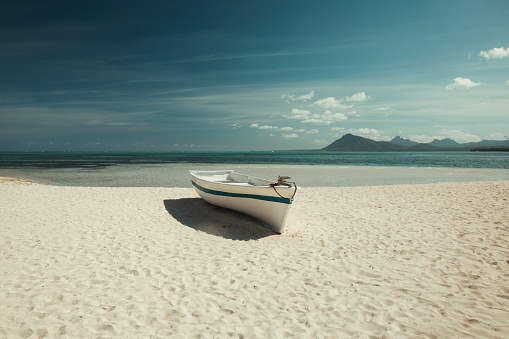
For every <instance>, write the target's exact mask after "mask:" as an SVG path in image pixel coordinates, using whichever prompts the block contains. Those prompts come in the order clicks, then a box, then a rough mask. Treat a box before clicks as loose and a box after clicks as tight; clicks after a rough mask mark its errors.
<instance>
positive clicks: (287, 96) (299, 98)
mask: <svg viewBox="0 0 509 339" xmlns="http://www.w3.org/2000/svg"><path fill="white" fill-rule="evenodd" d="M314 96H315V91H311V92H309V93H308V94H304V95H299V96H296V95H295V94H282V95H281V99H285V101H286V102H287V103H290V101H302V102H306V101H308V100H311V99H312V98H313V97H314Z"/></svg>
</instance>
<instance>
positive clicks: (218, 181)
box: [189, 170, 298, 233]
mask: <svg viewBox="0 0 509 339" xmlns="http://www.w3.org/2000/svg"><path fill="white" fill-rule="evenodd" d="M189 174H190V175H191V180H192V183H193V186H194V189H195V190H196V192H197V193H198V194H199V195H200V197H202V198H203V199H204V200H205V201H207V202H209V203H211V204H213V205H217V206H221V207H225V208H230V209H232V210H236V211H239V212H242V213H246V214H249V215H251V216H253V217H255V218H257V219H259V220H260V221H262V222H263V223H264V224H265V226H267V227H268V228H270V229H272V230H274V231H275V232H277V233H282V232H283V230H284V227H285V222H286V216H287V215H288V211H289V210H290V206H291V205H292V202H293V197H294V196H295V193H296V192H297V189H298V188H297V185H295V183H290V182H287V181H286V179H290V178H289V177H281V176H280V177H279V179H278V181H277V182H273V181H270V180H265V179H260V178H256V177H252V176H249V175H246V174H240V173H237V172H234V171H231V170H226V171H189Z"/></svg>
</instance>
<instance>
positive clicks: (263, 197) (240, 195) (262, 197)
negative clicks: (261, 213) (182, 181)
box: [192, 181, 292, 204]
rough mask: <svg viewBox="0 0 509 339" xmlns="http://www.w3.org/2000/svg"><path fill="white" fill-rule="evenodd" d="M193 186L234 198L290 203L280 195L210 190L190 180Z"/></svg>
mask: <svg viewBox="0 0 509 339" xmlns="http://www.w3.org/2000/svg"><path fill="white" fill-rule="evenodd" d="M192 183H193V185H194V187H196V188H197V189H199V190H200V191H202V192H205V193H208V194H214V195H221V196H225V197H234V198H249V199H258V200H265V201H271V202H279V203H282V204H291V203H292V200H291V199H286V198H281V197H270V196H267V195H257V194H243V193H231V192H223V191H216V190H211V189H208V188H205V187H202V186H200V185H198V184H197V183H195V182H194V181H192Z"/></svg>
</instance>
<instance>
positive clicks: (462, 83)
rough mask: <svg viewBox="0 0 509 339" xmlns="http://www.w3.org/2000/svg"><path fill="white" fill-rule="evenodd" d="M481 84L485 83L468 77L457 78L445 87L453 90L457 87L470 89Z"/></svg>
mask: <svg viewBox="0 0 509 339" xmlns="http://www.w3.org/2000/svg"><path fill="white" fill-rule="evenodd" d="M481 85H484V84H483V83H482V82H473V81H472V80H470V79H467V78H455V79H454V80H453V82H452V83H450V84H449V85H447V86H445V88H446V89H448V90H450V91H451V90H453V89H456V88H463V89H470V88H473V87H477V86H481Z"/></svg>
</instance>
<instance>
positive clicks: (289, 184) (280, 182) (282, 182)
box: [269, 176, 297, 200]
mask: <svg viewBox="0 0 509 339" xmlns="http://www.w3.org/2000/svg"><path fill="white" fill-rule="evenodd" d="M286 179H290V177H284V176H283V177H282V176H279V177H278V179H277V182H275V183H272V184H269V186H270V187H272V188H273V189H274V192H276V194H277V195H279V196H280V197H281V198H283V199H288V198H285V197H283V196H282V195H281V194H279V192H278V191H277V190H276V186H287V187H292V186H293V187H295V190H294V191H293V194H292V197H291V198H290V199H289V200H293V197H294V196H295V194H296V193H297V184H296V183H294V182H292V181H286Z"/></svg>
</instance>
